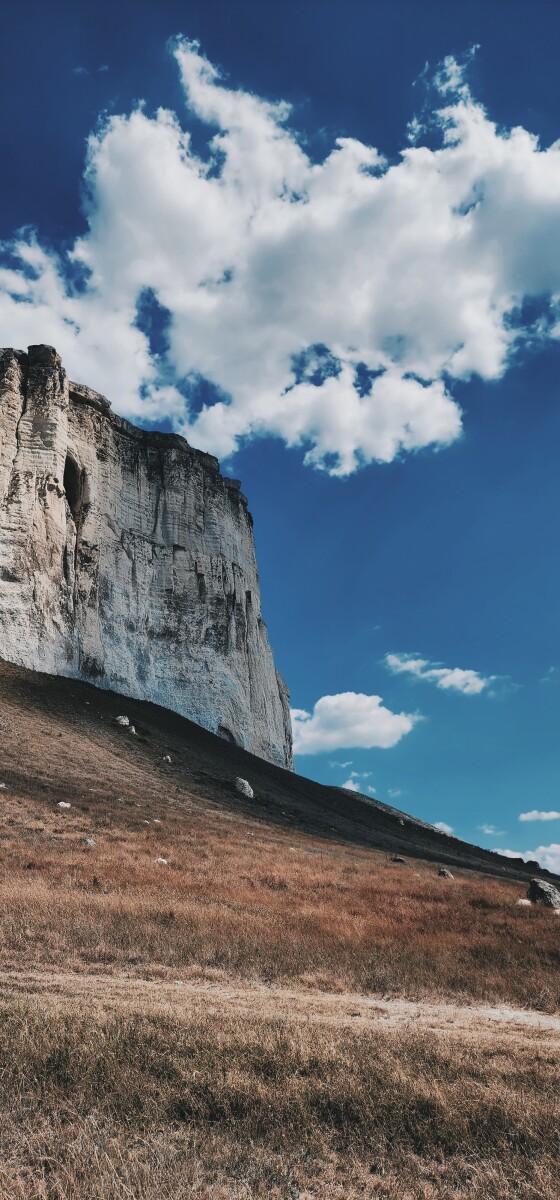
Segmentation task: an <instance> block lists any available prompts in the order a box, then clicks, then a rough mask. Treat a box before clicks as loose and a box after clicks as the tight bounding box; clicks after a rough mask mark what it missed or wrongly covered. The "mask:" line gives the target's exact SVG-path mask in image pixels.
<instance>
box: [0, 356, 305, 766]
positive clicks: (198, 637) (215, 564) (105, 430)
mask: <svg viewBox="0 0 560 1200" xmlns="http://www.w3.org/2000/svg"><path fill="white" fill-rule="evenodd" d="M0 656H1V657H3V658H5V659H7V660H8V661H10V662H13V663H17V664H19V665H21V666H25V667H29V668H31V669H33V670H41V671H46V672H47V673H49V674H54V675H66V676H72V677H76V678H83V679H86V680H89V681H90V682H93V683H95V684H97V685H98V686H100V687H103V688H111V689H113V690H115V691H117V692H122V693H124V694H126V695H129V696H134V697H136V698H138V699H143V700H151V701H153V702H155V703H157V704H159V705H162V706H164V707H166V708H169V709H172V710H174V711H175V712H178V713H181V714H182V715H184V716H187V717H189V718H190V719H191V720H193V721H195V722H197V723H198V724H199V725H202V726H203V727H204V728H206V729H209V730H211V731H212V732H214V733H219V734H221V736H222V737H224V738H226V739H228V740H230V741H231V742H234V743H235V744H237V745H238V746H240V747H244V748H245V749H247V750H250V751H251V752H252V753H254V754H257V755H259V756H261V757H262V758H264V759H267V760H268V761H270V762H273V763H276V764H278V765H279V766H285V767H286V766H287V767H290V768H291V767H292V766H293V760H292V740H291V726H290V716H289V697H288V692H287V689H286V685H285V684H284V681H283V679H282V677H281V676H280V675H279V674H278V672H276V671H275V669H274V662H273V657H272V651H271V648H270V645H269V642H268V636H267V632H266V626H265V624H264V622H263V620H262V617H261V607H260V592H259V580H258V573H257V566H256V559H255V548H254V540H253V532H252V519H251V516H250V513H249V512H248V510H247V501H246V499H245V497H244V496H243V495H242V493H241V491H240V489H239V483H238V481H236V480H232V479H228V478H226V477H224V476H222V475H221V473H220V470H219V465H218V462H217V459H215V458H213V457H212V456H211V455H209V454H204V453H203V452H201V451H199V450H194V449H192V447H190V446H189V445H188V443H187V442H186V441H185V440H184V438H182V437H179V436H177V435H174V434H164V433H155V432H150V431H145V430H142V429H139V428H137V427H135V426H134V425H131V424H130V423H129V422H128V421H125V420H123V419H122V418H120V417H117V416H116V415H115V414H113V413H112V412H111V407H110V404H109V403H108V401H107V400H106V399H105V398H104V397H103V396H100V395H99V394H98V393H97V392H94V391H92V390H91V389H90V388H87V387H84V386H83V385H79V384H74V383H69V382H68V380H67V378H66V374H65V371H64V369H63V367H62V364H61V360H60V358H59V356H58V354H57V353H56V351H55V350H54V349H53V348H52V347H50V346H30V347H29V349H28V351H27V353H24V352H23V351H20V350H11V349H7V350H2V351H0Z"/></svg>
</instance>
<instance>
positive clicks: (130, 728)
mask: <svg viewBox="0 0 560 1200" xmlns="http://www.w3.org/2000/svg"><path fill="white" fill-rule="evenodd" d="M128 732H129V733H134V734H135V733H136V730H135V728H134V725H129V728H128Z"/></svg>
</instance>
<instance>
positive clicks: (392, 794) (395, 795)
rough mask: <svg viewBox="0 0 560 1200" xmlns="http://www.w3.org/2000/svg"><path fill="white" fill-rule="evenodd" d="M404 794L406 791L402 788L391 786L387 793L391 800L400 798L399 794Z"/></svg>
mask: <svg viewBox="0 0 560 1200" xmlns="http://www.w3.org/2000/svg"><path fill="white" fill-rule="evenodd" d="M403 794H404V793H403V792H402V790H401V788H389V790H388V793H387V795H389V796H390V797H391V800H398V798H399V796H402V795H403Z"/></svg>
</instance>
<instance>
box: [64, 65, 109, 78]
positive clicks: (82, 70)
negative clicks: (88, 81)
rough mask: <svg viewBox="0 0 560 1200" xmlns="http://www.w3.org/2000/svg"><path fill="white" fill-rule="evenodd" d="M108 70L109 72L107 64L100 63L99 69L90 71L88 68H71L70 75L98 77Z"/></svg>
mask: <svg viewBox="0 0 560 1200" xmlns="http://www.w3.org/2000/svg"><path fill="white" fill-rule="evenodd" d="M108 70H109V66H108V64H107V63H102V64H101V66H100V67H93V68H92V69H90V68H89V67H82V66H78V67H72V74H73V75H99V74H102V73H104V72H105V71H108Z"/></svg>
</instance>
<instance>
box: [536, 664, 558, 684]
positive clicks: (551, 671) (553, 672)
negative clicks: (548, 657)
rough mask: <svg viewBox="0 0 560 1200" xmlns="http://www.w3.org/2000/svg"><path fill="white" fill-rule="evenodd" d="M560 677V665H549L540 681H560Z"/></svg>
mask: <svg viewBox="0 0 560 1200" xmlns="http://www.w3.org/2000/svg"><path fill="white" fill-rule="evenodd" d="M559 679H560V675H559V673H558V667H549V668H548V671H545V673H544V675H542V676H541V678H540V679H539V683H558V681H559Z"/></svg>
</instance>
